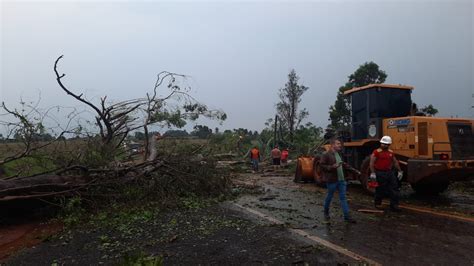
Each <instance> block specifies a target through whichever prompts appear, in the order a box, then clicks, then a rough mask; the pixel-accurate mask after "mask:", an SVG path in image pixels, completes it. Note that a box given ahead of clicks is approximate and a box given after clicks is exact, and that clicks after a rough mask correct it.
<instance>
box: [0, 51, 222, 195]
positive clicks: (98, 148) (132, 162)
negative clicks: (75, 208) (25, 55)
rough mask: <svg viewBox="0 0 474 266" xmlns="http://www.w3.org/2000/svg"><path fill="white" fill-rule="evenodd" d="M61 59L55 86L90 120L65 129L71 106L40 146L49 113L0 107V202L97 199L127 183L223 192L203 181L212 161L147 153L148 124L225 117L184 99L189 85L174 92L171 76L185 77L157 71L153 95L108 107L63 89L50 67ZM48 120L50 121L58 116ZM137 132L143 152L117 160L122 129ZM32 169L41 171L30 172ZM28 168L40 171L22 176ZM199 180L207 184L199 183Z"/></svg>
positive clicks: (150, 146)
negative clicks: (0, 129)
mask: <svg viewBox="0 0 474 266" xmlns="http://www.w3.org/2000/svg"><path fill="white" fill-rule="evenodd" d="M61 59H62V56H60V57H58V58H57V59H56V61H55V63H54V69H53V70H54V73H55V74H56V81H57V83H58V85H59V87H60V88H61V90H62V91H64V92H65V93H66V95H69V96H71V97H73V98H74V99H76V100H77V101H78V102H80V103H82V104H83V105H84V106H85V107H86V108H87V109H88V111H92V113H93V114H94V119H95V122H94V123H92V124H91V125H82V124H80V123H77V124H76V125H75V126H71V125H72V124H73V119H75V121H77V120H78V119H77V118H79V117H80V114H81V112H78V111H77V110H75V109H74V110H73V111H72V112H70V113H69V114H68V115H67V117H68V118H69V120H68V122H67V123H66V124H67V125H66V126H64V127H59V126H58V127H59V128H60V130H59V132H56V134H55V137H52V138H50V139H48V140H47V141H45V140H44V139H42V138H38V136H40V135H44V134H45V131H47V130H46V128H45V124H47V123H46V122H45V120H46V119H47V118H50V119H51V116H48V112H49V110H51V109H52V108H50V109H48V112H46V113H45V112H41V110H40V109H39V108H38V105H37V104H36V105H28V106H24V104H23V108H21V109H20V110H17V109H11V108H8V107H7V105H6V104H5V103H2V107H3V110H4V114H3V115H4V116H7V117H8V119H6V120H4V121H0V125H3V126H4V127H5V128H6V130H5V131H6V132H7V134H6V138H5V139H4V144H3V145H4V146H5V147H6V148H5V152H3V153H2V154H0V156H1V157H0V201H9V200H18V199H31V198H46V197H51V196H58V195H81V196H83V195H84V196H85V195H87V196H100V197H104V196H107V195H109V196H111V195H114V194H115V195H116V194H117V193H119V191H120V189H122V188H124V187H127V186H128V185H130V184H132V183H134V184H137V183H141V184H142V185H143V186H144V187H145V188H153V189H154V190H155V191H156V190H158V189H163V190H166V189H169V188H170V187H169V184H174V187H175V188H176V186H178V187H180V188H186V189H188V190H189V191H195V192H199V191H196V189H199V188H202V187H203V186H204V187H205V186H207V185H209V187H208V188H207V189H210V190H209V191H208V192H209V193H211V192H212V190H213V189H214V190H216V187H221V188H222V189H225V187H226V186H227V180H225V179H222V180H221V181H219V180H220V179H219V178H218V177H215V176H214V179H213V178H210V179H209V178H208V177H206V176H205V175H207V174H209V175H211V176H213V174H211V172H210V171H209V170H210V169H211V168H213V167H214V164H213V162H212V161H205V162H204V161H203V162H192V160H190V159H189V158H186V156H173V155H166V156H163V154H161V157H160V156H158V153H157V152H156V150H155V151H153V150H150V149H154V148H155V147H156V146H155V140H156V139H154V138H153V141H151V142H149V139H150V138H152V137H153V136H149V127H151V126H156V125H161V126H168V127H170V126H175V127H183V126H184V125H185V124H186V121H189V120H196V119H198V118H199V117H207V118H211V119H218V120H221V121H222V120H225V119H226V115H225V113H224V112H222V111H220V110H211V109H209V108H208V107H207V106H206V105H204V104H202V103H199V102H198V101H197V100H195V99H194V98H193V97H191V96H190V95H189V90H190V88H189V87H182V86H181V84H182V83H180V82H178V79H185V78H186V76H185V75H181V74H176V73H171V72H166V71H165V72H160V73H159V74H158V75H157V81H156V83H155V85H154V87H153V91H152V92H151V93H146V97H143V98H136V99H131V100H125V101H120V102H117V103H113V102H109V101H107V96H104V97H101V98H100V99H99V102H98V103H94V102H93V101H91V100H88V99H87V98H86V97H85V96H84V94H83V93H76V92H74V91H73V90H71V89H69V88H68V86H67V85H65V83H64V82H63V79H64V78H65V74H60V72H59V70H58V64H59V62H60V60H61ZM163 84H166V87H167V90H168V92H167V93H166V95H165V96H163V97H159V93H158V89H159V88H160V87H161V85H163ZM57 108H58V110H59V107H57ZM58 112H59V111H58ZM52 120H54V121H56V122H57V120H58V119H52ZM58 125H59V123H58ZM137 129H143V130H144V131H145V152H144V155H143V157H142V158H131V157H130V156H124V155H126V154H127V150H126V147H125V146H124V145H123V144H124V141H125V140H126V138H127V136H129V134H130V132H133V131H134V130H137ZM68 134H75V135H76V140H68V139H66V138H65V136H66V135H68ZM12 137H14V138H13V139H15V141H12ZM7 142H8V143H7ZM38 161H40V163H38ZM39 164H41V167H38V165H39ZM11 165H13V166H12V168H15V167H16V168H15V169H16V170H15V171H14V173H12V171H9V172H10V173H6V172H7V171H6V170H5V168H7V166H11ZM35 167H36V168H40V170H37V169H35V171H30V170H31V169H32V168H35ZM190 167H197V168H199V169H201V170H203V169H204V170H203V171H204V172H205V174H204V175H203V176H199V172H200V171H199V169H195V168H190ZM2 168H3V169H2ZM25 169H30V170H28V171H27V170H25ZM206 171H207V172H206ZM2 174H3V176H2ZM206 178H207V181H206ZM158 180H159V181H158ZM213 181H216V182H215V184H211V183H212V182H213ZM196 182H197V183H196ZM199 182H201V183H199ZM206 182H208V183H209V184H204V183H206ZM190 184H194V186H191V185H190ZM157 186H158V187H159V188H158V187H157ZM111 191H113V192H111ZM216 191H218V190H216Z"/></svg>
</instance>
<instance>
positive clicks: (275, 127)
mask: <svg viewBox="0 0 474 266" xmlns="http://www.w3.org/2000/svg"><path fill="white" fill-rule="evenodd" d="M277 125H278V115H275V125H274V126H273V147H272V149H273V148H274V147H275V146H276V144H277Z"/></svg>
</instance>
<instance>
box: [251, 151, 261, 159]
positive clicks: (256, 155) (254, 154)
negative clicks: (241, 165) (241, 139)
mask: <svg viewBox="0 0 474 266" xmlns="http://www.w3.org/2000/svg"><path fill="white" fill-rule="evenodd" d="M259 157H260V151H259V150H258V149H255V148H254V149H252V150H251V151H250V158H252V159H258V158H259Z"/></svg>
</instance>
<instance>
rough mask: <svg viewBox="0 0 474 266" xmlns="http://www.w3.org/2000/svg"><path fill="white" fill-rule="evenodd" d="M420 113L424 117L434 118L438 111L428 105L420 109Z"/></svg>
mask: <svg viewBox="0 0 474 266" xmlns="http://www.w3.org/2000/svg"><path fill="white" fill-rule="evenodd" d="M420 112H422V113H423V114H424V115H426V116H435V115H436V114H437V113H438V109H436V108H434V106H433V105H432V104H430V105H427V106H425V107H423V108H421V109H420Z"/></svg>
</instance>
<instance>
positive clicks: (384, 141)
mask: <svg viewBox="0 0 474 266" xmlns="http://www.w3.org/2000/svg"><path fill="white" fill-rule="evenodd" d="M380 143H382V144H387V145H390V144H392V138H391V137H390V136H383V137H382V139H381V140H380Z"/></svg>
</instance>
